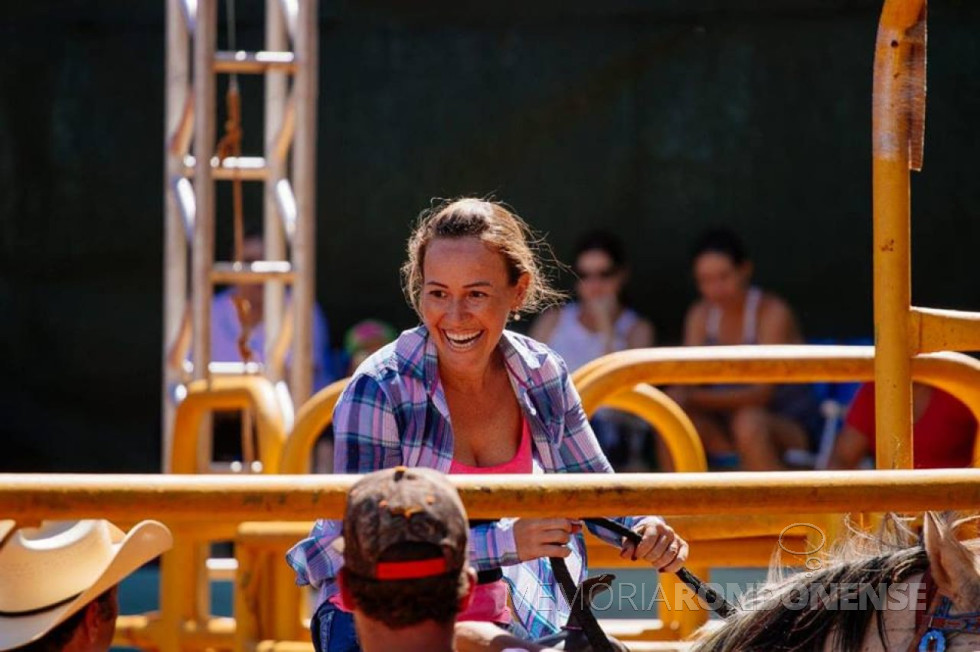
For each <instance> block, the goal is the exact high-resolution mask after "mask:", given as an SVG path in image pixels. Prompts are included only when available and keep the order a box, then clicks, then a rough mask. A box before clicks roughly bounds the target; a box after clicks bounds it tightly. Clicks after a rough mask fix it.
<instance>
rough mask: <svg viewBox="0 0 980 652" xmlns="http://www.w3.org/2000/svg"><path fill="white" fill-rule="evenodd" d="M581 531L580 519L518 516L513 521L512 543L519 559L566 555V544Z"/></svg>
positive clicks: (567, 549)
mask: <svg viewBox="0 0 980 652" xmlns="http://www.w3.org/2000/svg"><path fill="white" fill-rule="evenodd" d="M581 531H582V523H581V521H573V520H571V519H567V518H519V519H517V521H516V522H515V523H514V543H515V544H517V557H518V558H519V559H520V560H521V561H528V560H529V559H537V558H538V557H567V556H568V555H570V554H571V553H572V551H571V549H570V548H569V547H568V546H567V545H566V544H567V543H568V542H569V541H570V540H571V538H572V535H573V534H577V533H578V532H581Z"/></svg>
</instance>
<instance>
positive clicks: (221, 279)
mask: <svg viewBox="0 0 980 652" xmlns="http://www.w3.org/2000/svg"><path fill="white" fill-rule="evenodd" d="M295 277H296V273H295V272H294V271H293V266H292V265H291V264H290V263H289V261H288V260H257V261H255V262H254V263H215V264H214V265H213V266H212V267H211V281H212V282H213V283H262V282H264V281H282V282H283V283H292V282H293V280H294V279H295Z"/></svg>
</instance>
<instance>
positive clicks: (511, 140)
mask: <svg viewBox="0 0 980 652" xmlns="http://www.w3.org/2000/svg"><path fill="white" fill-rule="evenodd" d="M163 7H164V3H163V2H162V1H160V2H156V1H154V2H140V3H133V2H123V1H122V0H115V1H104V2H82V1H80V0H79V1H75V2H68V1H60V2H54V1H41V0H39V1H37V2H32V3H21V4H20V5H19V6H18V5H14V4H13V3H4V9H3V14H4V18H3V20H2V21H0V30H2V36H3V38H2V39H0V88H2V94H0V315H2V318H0V365H2V366H0V437H2V440H3V446H2V452H0V469H2V470H15V469H17V470H28V469H29V470H42V469H43V470H69V469H70V470H114V471H147V470H154V469H156V468H157V467H158V449H159V444H158V441H159V425H158V423H159V396H158V392H159V377H160V369H159V356H160V354H159V350H160V339H161V326H160V324H161V305H162V297H161V288H162V277H161V270H162V228H163V227H162V215H161V212H162V208H161V207H162V197H161V186H162V153H161V149H162V141H163V133H162V132H163V128H162V125H163V88H164V77H163V71H164V50H163V47H164V26H163ZM237 8H238V15H239V21H238V41H239V46H240V47H245V48H257V47H258V46H259V45H260V41H261V34H262V27H261V22H260V18H261V15H262V10H261V4H260V3H258V2H255V1H249V2H243V1H241V0H239V2H238V5H237ZM878 10H879V3H877V2H871V1H869V0H853V1H846V0H836V1H835V0H779V1H777V0H765V1H759V0H756V1H750V0H727V1H724V2H723V1H721V0H688V1H685V0H669V1H668V0H633V1H630V0H618V1H615V2H596V1H590V2H586V1H584V0H575V1H572V2H558V1H556V0H540V1H536V2H516V1H506V2H493V3H490V2H487V3H465V2H464V3H460V2H448V1H441V0H440V1H429V2H425V3H418V2H413V3H404V2H394V1H391V0H375V1H371V2H354V1H351V2H346V3H344V2H329V1H325V2H323V3H322V4H321V30H320V38H321V53H320V60H321V70H320V104H319V116H320V121H319V130H320V132H319V142H318V147H319V170H318V176H319V195H318V220H319V221H318V231H319V235H318V261H319V262H318V275H317V280H318V288H317V294H318V297H319V300H320V301H321V303H322V304H323V305H324V307H325V308H326V310H327V312H328V314H329V317H330V319H331V321H332V326H333V330H334V334H335V337H336V336H337V335H339V334H340V333H342V331H343V329H345V328H346V327H347V326H349V325H350V324H351V323H352V322H354V321H356V320H357V319H359V318H362V317H366V316H377V317H383V318H387V319H389V320H392V321H394V322H396V323H397V324H398V325H400V326H408V325H411V323H412V315H411V313H410V312H409V311H408V309H407V308H405V306H404V303H403V302H402V299H401V295H400V292H399V288H398V282H397V267H398V264H399V262H400V261H401V257H402V247H403V243H404V240H405V237H406V235H407V232H408V227H409V224H410V222H411V220H412V219H413V218H414V216H415V214H416V213H417V212H418V211H419V210H420V209H421V208H423V207H425V206H427V205H428V202H429V200H430V198H432V197H447V196H454V195H459V194H467V193H475V194H480V195H483V194H490V193H492V194H494V195H495V196H497V197H499V198H501V199H504V200H506V201H508V202H510V203H511V204H512V205H513V206H514V207H516V208H517V210H518V211H519V212H520V213H521V214H522V215H523V216H524V217H525V218H526V219H527V220H528V221H529V222H531V224H532V225H534V226H535V227H536V228H537V229H539V230H541V231H543V232H546V233H547V234H548V240H549V242H550V243H551V244H552V245H553V246H554V247H555V249H556V251H557V252H558V254H559V257H562V258H564V257H565V256H566V255H567V251H568V249H569V247H570V246H571V243H572V242H573V240H574V238H575V236H576V235H577V234H578V233H579V232H581V231H582V230H584V229H586V228H588V227H590V226H595V225H600V224H601V225H604V226H607V227H609V228H611V229H613V230H615V231H617V232H619V233H620V234H622V235H623V236H624V237H625V238H626V239H627V241H628V243H629V250H630V251H629V253H630V255H631V256H632V259H633V261H634V282H633V284H632V288H631V295H632V297H633V300H634V302H635V304H636V305H637V307H638V308H639V309H640V310H641V311H642V312H644V313H646V314H648V315H649V316H650V317H651V318H653V320H654V321H655V323H656V324H657V327H658V329H659V332H660V336H661V337H660V339H661V341H663V342H667V343H670V342H673V341H676V340H677V338H678V334H679V329H680V321H681V318H682V315H683V311H684V308H685V306H686V305H687V303H688V302H689V301H690V300H691V299H692V298H693V288H692V286H691V283H690V281H689V275H688V271H687V260H686V258H687V249H688V246H689V244H690V241H691V240H692V238H693V237H694V236H695V235H696V234H697V232H698V231H700V230H701V229H703V228H705V227H707V226H709V225H716V224H723V223H724V224H729V225H731V226H733V227H735V228H737V229H738V230H739V231H741V232H742V233H743V234H744V236H745V238H746V240H747V242H748V244H749V246H750V248H751V250H752V252H753V254H754V258H755V260H756V263H757V270H758V280H759V282H760V283H761V284H763V285H765V286H766V287H769V288H772V289H773V290H776V291H777V292H780V293H782V294H783V295H785V296H786V297H787V298H788V299H789V300H790V301H791V302H792V303H793V304H794V305H795V306H796V307H797V308H798V310H799V312H800V314H801V317H802V320H803V323H804V327H805V329H806V331H807V334H808V335H810V336H814V337H816V336H827V337H846V336H855V335H868V334H870V332H871V308H870V305H871V303H870V302H871V261H870V253H871V244H870V236H871V217H870V205H871V195H870V171H871V161H870V92H871V64H872V56H873V45H874V37H875V29H876V24H877V12H878ZM930 12H931V15H930V26H929V29H930V35H929V36H930V50H929V104H928V115H927V130H926V150H925V151H926V158H925V170H924V172H923V173H922V174H919V175H916V176H915V179H914V182H913V198H914V199H913V208H914V214H915V221H914V224H913V245H914V246H913V255H914V269H913V277H914V287H913V297H914V300H915V301H916V302H917V303H919V304H922V305H932V306H938V307H953V308H978V307H980V288H978V286H977V284H976V282H975V281H974V267H973V266H974V263H975V256H974V253H973V252H974V249H975V247H976V245H977V243H978V242H980V232H978V231H980V228H978V226H977V219H976V218H977V217H978V215H980V182H978V174H977V166H976V164H975V162H974V159H973V157H974V156H976V152H977V151H980V124H978V123H980V5H977V3H972V2H967V1H965V0H964V1H956V0H946V1H942V0H937V1H934V2H933V3H931V6H930ZM225 36H226V35H225V34H224V33H223V32H222V34H221V36H220V37H219V38H220V39H221V40H220V41H219V42H220V43H222V44H224V43H225V40H224V39H225ZM244 92H245V95H246V101H247V103H246V107H245V111H246V129H247V130H248V133H247V138H246V148H247V149H250V150H251V151H252V152H256V153H257V152H258V151H259V148H260V143H261V133H260V128H261V113H262V109H261V92H262V87H261V83H260V82H259V81H258V80H256V79H247V80H246V81H245V82H244ZM255 190H256V189H252V190H251V191H250V195H249V198H250V201H249V206H250V209H251V210H252V217H253V218H255V217H257V213H255V212H254V211H255V210H256V209H257V204H256V203H255V201H254V200H255V197H256V196H257V193H256V192H255ZM220 204H221V205H222V206H227V194H226V193H223V194H222V196H221V201H220ZM225 215H226V216H227V213H225ZM228 232H229V228H228V226H227V220H226V224H225V225H224V226H223V227H221V229H220V230H219V236H220V238H219V239H220V240H221V241H222V247H221V249H222V250H225V249H226V244H227V240H228Z"/></svg>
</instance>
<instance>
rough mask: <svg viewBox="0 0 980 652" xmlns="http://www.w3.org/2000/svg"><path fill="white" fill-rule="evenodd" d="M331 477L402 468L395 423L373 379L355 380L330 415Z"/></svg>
mask: <svg viewBox="0 0 980 652" xmlns="http://www.w3.org/2000/svg"><path fill="white" fill-rule="evenodd" d="M333 429H334V462H333V468H334V473H370V472H371V471H377V470H378V469H387V468H391V467H393V466H398V465H399V464H401V461H402V455H401V444H400V439H399V436H398V420H397V419H396V417H395V412H394V409H393V406H392V404H391V401H390V400H388V396H387V394H385V391H384V389H383V388H382V387H381V384H380V383H379V382H378V381H377V380H376V379H375V378H373V377H371V376H368V375H366V374H365V375H361V376H357V377H355V378H354V379H353V380H352V381H351V382H350V384H349V385H348V386H347V388H346V389H345V390H344V393H343V394H341V396H340V400H339V401H338V402H337V407H336V408H334V412H333Z"/></svg>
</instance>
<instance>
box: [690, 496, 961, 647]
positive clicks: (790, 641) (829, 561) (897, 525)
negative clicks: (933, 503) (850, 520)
mask: <svg viewBox="0 0 980 652" xmlns="http://www.w3.org/2000/svg"><path fill="white" fill-rule="evenodd" d="M936 516H937V520H938V522H939V524H940V527H941V528H943V530H945V531H946V532H949V533H952V532H955V530H956V529H957V528H958V527H959V526H960V525H961V524H963V523H964V522H965V521H968V520H973V519H972V518H969V519H958V520H956V519H954V517H953V515H950V514H945V515H943V514H936ZM974 518H976V517H974ZM971 547H973V546H971ZM824 557H825V559H823V560H822V566H821V567H820V568H819V569H817V570H813V571H808V572H802V573H793V574H791V575H787V574H786V572H785V569H784V568H782V567H781V566H780V565H779V563H778V556H774V561H773V564H772V566H771V567H770V570H769V579H768V581H767V582H766V584H765V585H764V586H763V587H762V588H761V589H758V590H755V591H751V592H749V593H747V594H746V595H745V596H743V597H742V598H741V600H740V607H741V609H740V610H739V611H738V612H737V613H736V614H735V615H733V616H730V617H729V618H728V619H727V620H726V621H725V622H724V624H723V625H722V626H721V627H718V628H717V629H715V630H714V631H711V632H709V633H707V634H705V635H704V638H703V639H701V640H700V641H699V642H698V643H697V644H696V645H695V648H694V649H695V650H696V651H697V652H736V651H742V652H746V651H760V652H761V651H763V650H765V651H767V652H797V651H805V650H816V651H819V650H822V649H824V645H825V643H827V641H828V640H829V641H830V643H831V647H832V649H835V650H857V649H860V648H861V643H862V641H863V640H864V637H865V634H866V632H867V630H868V627H869V625H870V624H871V621H872V619H874V620H875V622H876V624H877V631H878V637H879V638H880V640H881V642H882V645H884V647H885V648H886V649H888V642H887V635H886V633H885V626H884V621H883V620H882V619H881V618H876V615H877V613H878V604H876V603H874V602H873V601H871V602H870V603H871V604H872V608H855V609H838V608H836V603H837V601H838V600H839V599H840V598H841V597H842V596H843V592H842V591H841V587H848V586H851V587H861V589H859V590H864V589H865V588H868V587H870V588H872V589H874V590H877V589H878V588H879V587H881V588H882V589H887V587H889V586H890V585H892V584H895V583H900V582H903V581H905V580H906V579H907V578H909V577H910V576H912V575H915V574H917V573H923V572H925V570H926V569H927V568H928V567H929V559H928V557H927V555H926V551H925V548H924V547H923V545H922V544H921V543H920V541H919V536H918V534H917V533H916V532H915V531H913V530H912V528H910V527H909V525H908V524H907V523H906V522H905V520H903V519H902V518H900V517H898V516H896V515H894V514H889V515H888V516H887V517H886V518H885V520H884V521H883V523H882V526H881V528H880V531H879V532H878V533H877V534H876V535H870V534H867V533H865V532H861V531H858V530H856V529H855V528H853V527H849V535H848V536H847V537H846V538H845V540H844V541H843V542H842V543H840V544H838V545H836V546H835V547H834V549H833V550H832V551H831V552H829V553H828V554H826V555H824ZM828 587H829V588H828ZM813 595H818V596H821V597H823V596H827V598H828V599H826V600H825V599H817V600H813V599H812V597H808V596H813ZM910 597H911V598H912V599H914V596H910ZM801 598H802V599H803V600H804V602H803V605H804V606H802V607H801V606H799V605H800V599H801ZM884 598H885V599H886V600H887V593H885V594H884ZM844 599H845V600H846V599H853V596H850V595H849V596H844ZM868 603H869V602H868V601H865V602H864V603H863V604H868ZM790 605H794V608H790ZM828 606H833V608H828Z"/></svg>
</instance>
